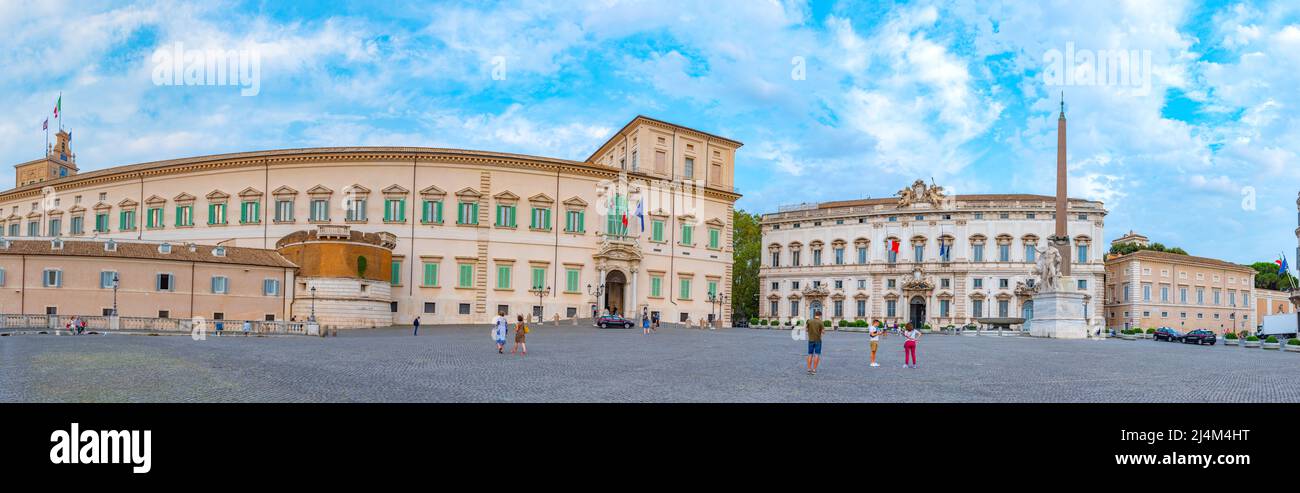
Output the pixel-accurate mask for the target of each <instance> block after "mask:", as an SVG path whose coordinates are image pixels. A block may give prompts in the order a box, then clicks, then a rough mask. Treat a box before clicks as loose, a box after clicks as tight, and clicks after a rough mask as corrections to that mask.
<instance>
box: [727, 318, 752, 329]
mask: <svg viewBox="0 0 1300 493" xmlns="http://www.w3.org/2000/svg"><path fill="white" fill-rule="evenodd" d="M731 326H732V327H735V328H737V329H747V328H749V319H748V318H736V317H731Z"/></svg>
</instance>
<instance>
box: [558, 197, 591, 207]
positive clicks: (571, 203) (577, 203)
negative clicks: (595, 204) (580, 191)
mask: <svg viewBox="0 0 1300 493" xmlns="http://www.w3.org/2000/svg"><path fill="white" fill-rule="evenodd" d="M564 205H565V207H573V208H577V209H583V208H586V207H587V201H585V200H582V198H581V197H577V196H574V197H569V199H568V200H565V201H564Z"/></svg>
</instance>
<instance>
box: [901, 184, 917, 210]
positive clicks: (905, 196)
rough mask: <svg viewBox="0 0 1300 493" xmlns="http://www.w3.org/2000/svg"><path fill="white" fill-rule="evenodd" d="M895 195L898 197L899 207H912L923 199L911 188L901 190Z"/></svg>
mask: <svg viewBox="0 0 1300 493" xmlns="http://www.w3.org/2000/svg"><path fill="white" fill-rule="evenodd" d="M895 195H898V206H899V207H907V206H909V205H912V202H916V201H917V200H918V199H920V198H921V197H920V196H918V195H917V193H916V192H915V191H913V190H912V189H911V188H904V189H902V190H899V191H898V193H897V194H895Z"/></svg>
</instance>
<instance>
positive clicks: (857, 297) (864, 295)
mask: <svg viewBox="0 0 1300 493" xmlns="http://www.w3.org/2000/svg"><path fill="white" fill-rule="evenodd" d="M870 297H871V295H869V294H867V293H861V292H859V293H858V294H855V295H853V299H855V300H865V299H867V298H870Z"/></svg>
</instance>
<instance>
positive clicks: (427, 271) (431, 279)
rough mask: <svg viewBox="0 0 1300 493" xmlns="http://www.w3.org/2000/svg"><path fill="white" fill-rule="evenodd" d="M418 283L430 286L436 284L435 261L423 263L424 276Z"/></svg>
mask: <svg viewBox="0 0 1300 493" xmlns="http://www.w3.org/2000/svg"><path fill="white" fill-rule="evenodd" d="M420 284H421V285H423V286H425V287H430V288H432V287H437V286H438V263H437V262H425V263H424V278H423V279H421V280H420Z"/></svg>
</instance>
